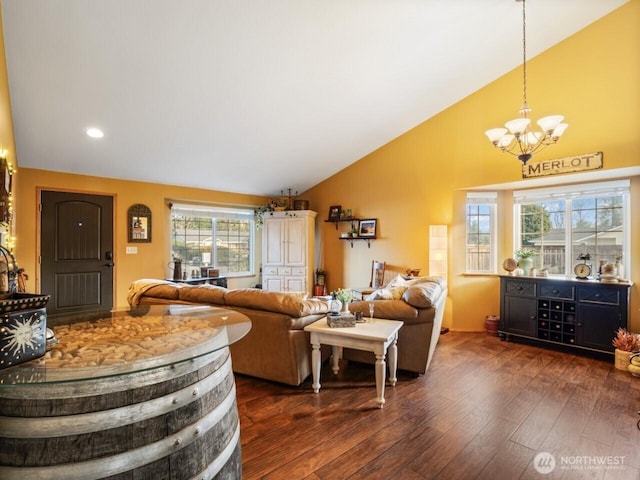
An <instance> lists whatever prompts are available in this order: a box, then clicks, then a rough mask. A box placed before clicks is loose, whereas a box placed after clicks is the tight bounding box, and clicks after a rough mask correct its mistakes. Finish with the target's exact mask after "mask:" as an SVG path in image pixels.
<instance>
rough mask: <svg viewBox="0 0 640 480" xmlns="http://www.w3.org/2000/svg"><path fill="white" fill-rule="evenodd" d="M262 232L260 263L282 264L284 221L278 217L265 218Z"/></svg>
mask: <svg viewBox="0 0 640 480" xmlns="http://www.w3.org/2000/svg"><path fill="white" fill-rule="evenodd" d="M262 232H263V233H262V255H263V258H262V263H263V264H264V265H284V240H285V239H284V222H283V221H282V220H281V219H279V218H271V219H265V221H264V224H263V225H262Z"/></svg>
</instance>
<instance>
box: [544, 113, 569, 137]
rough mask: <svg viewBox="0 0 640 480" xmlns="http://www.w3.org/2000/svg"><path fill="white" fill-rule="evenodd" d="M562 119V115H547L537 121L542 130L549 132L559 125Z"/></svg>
mask: <svg viewBox="0 0 640 480" xmlns="http://www.w3.org/2000/svg"><path fill="white" fill-rule="evenodd" d="M562 120H564V117H563V116H562V115H549V116H548V117H542V118H541V119H540V120H538V122H537V123H538V125H539V126H540V128H541V129H542V131H543V132H545V133H547V134H550V133H551V132H553V131H554V130H555V129H556V127H557V126H558V125H560V122H561V121H562Z"/></svg>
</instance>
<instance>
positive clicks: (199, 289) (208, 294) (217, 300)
mask: <svg viewBox="0 0 640 480" xmlns="http://www.w3.org/2000/svg"><path fill="white" fill-rule="evenodd" d="M226 291H227V289H226V288H224V287H219V286H217V285H208V284H205V285H190V286H188V287H185V288H182V289H181V290H180V296H179V299H180V300H182V301H183V302H192V303H208V304H212V305H224V294H225V292H226Z"/></svg>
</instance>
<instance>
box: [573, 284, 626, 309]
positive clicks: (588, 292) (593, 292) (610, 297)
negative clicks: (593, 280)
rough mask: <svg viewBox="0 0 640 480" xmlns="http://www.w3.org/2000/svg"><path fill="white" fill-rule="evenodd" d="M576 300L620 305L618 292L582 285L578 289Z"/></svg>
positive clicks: (612, 289) (611, 289)
mask: <svg viewBox="0 0 640 480" xmlns="http://www.w3.org/2000/svg"><path fill="white" fill-rule="evenodd" d="M578 300H579V301H581V302H588V303H605V304H607V305H620V290H617V289H614V288H603V287H597V286H595V285H594V286H588V285H584V286H581V287H578Z"/></svg>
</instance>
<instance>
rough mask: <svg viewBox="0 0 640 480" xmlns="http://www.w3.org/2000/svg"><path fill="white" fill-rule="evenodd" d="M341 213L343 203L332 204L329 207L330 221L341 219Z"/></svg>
mask: <svg viewBox="0 0 640 480" xmlns="http://www.w3.org/2000/svg"><path fill="white" fill-rule="evenodd" d="M340 213H342V205H332V206H330V207H329V221H330V222H335V221H337V220H340Z"/></svg>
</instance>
